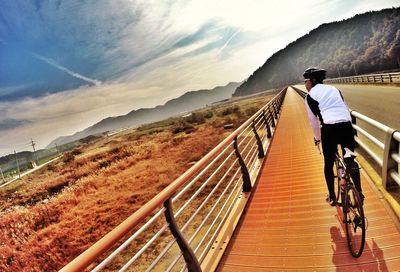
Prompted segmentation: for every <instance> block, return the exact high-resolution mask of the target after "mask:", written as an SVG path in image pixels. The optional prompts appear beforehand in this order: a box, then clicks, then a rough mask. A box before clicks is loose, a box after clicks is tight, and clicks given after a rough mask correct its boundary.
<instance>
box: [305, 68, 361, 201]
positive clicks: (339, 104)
mask: <svg viewBox="0 0 400 272" xmlns="http://www.w3.org/2000/svg"><path fill="white" fill-rule="evenodd" d="M325 76H326V70H324V69H320V68H317V67H311V68H308V69H307V70H305V71H304V73H303V77H304V83H305V87H306V89H307V91H308V94H307V96H306V99H305V101H306V108H307V113H308V119H309V121H310V125H311V127H312V129H313V132H314V143H315V145H316V146H318V148H319V144H320V142H322V150H323V154H324V174H325V181H326V185H327V187H328V192H329V195H328V196H327V199H326V201H327V202H328V203H329V204H330V205H331V206H335V205H336V204H337V203H336V200H335V186H334V180H335V178H334V173H333V165H334V161H335V153H336V151H337V145H338V144H340V145H341V147H342V151H343V152H344V148H346V147H347V148H348V149H349V150H351V151H352V152H354V148H355V140H354V131H353V127H352V125H351V115H350V111H349V109H348V107H347V105H346V103H345V102H344V99H343V96H342V94H341V92H340V91H339V90H338V89H336V88H335V87H333V86H330V85H325V84H323V80H324V79H325ZM318 119H319V120H318ZM343 154H344V153H343ZM354 155H355V154H354V153H353V154H352V155H351V156H350V157H349V158H344V160H345V163H346V165H347V166H348V168H349V170H350V175H351V178H352V179H353V181H354V185H355V187H356V189H357V191H358V192H359V193H360V196H361V199H362V200H364V195H363V194H362V189H361V183H360V171H359V166H358V164H357V162H356V161H354V158H355V156H354Z"/></svg>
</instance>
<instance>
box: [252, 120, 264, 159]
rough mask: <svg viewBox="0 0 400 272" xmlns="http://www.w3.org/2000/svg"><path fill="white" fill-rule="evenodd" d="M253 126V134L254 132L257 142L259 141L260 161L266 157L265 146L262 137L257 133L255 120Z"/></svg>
mask: <svg viewBox="0 0 400 272" xmlns="http://www.w3.org/2000/svg"><path fill="white" fill-rule="evenodd" d="M251 126H252V127H253V132H254V135H255V137H256V141H257V146H258V158H259V159H261V158H264V156H265V153H264V147H263V144H262V141H261V138H260V135H259V134H258V132H257V129H256V125H255V124H254V120H253V123H252V125H251Z"/></svg>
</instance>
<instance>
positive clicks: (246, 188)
mask: <svg viewBox="0 0 400 272" xmlns="http://www.w3.org/2000/svg"><path fill="white" fill-rule="evenodd" d="M233 148H234V149H235V154H236V157H237V158H238V161H239V164H240V169H241V171H242V179H243V192H250V191H251V180H250V174H249V170H248V169H247V166H246V163H245V162H244V160H243V158H242V155H241V154H240V151H239V147H238V143H237V136H236V137H235V138H234V139H233Z"/></svg>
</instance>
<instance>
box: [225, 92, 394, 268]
mask: <svg viewBox="0 0 400 272" xmlns="http://www.w3.org/2000/svg"><path fill="white" fill-rule="evenodd" d="M275 133H276V134H275V136H274V139H273V142H272V144H271V146H270V150H269V153H268V157H267V159H266V161H265V164H264V166H263V169H262V173H261V175H260V178H259V180H258V182H257V185H256V187H255V188H254V190H255V191H254V192H253V195H252V197H251V199H250V200H249V203H248V205H247V208H246V210H245V212H244V214H243V216H242V218H241V220H240V222H239V225H238V227H237V229H236V231H235V233H234V235H233V237H232V239H231V242H230V244H229V246H228V248H227V250H226V252H225V254H224V256H223V258H222V260H221V262H220V264H219V266H218V271H235V272H237V271H270V270H281V271H282V270H284V271H293V270H297V271H305V270H313V271H400V233H399V229H398V228H397V227H396V224H395V223H394V222H395V221H393V219H392V217H391V216H390V212H389V211H388V210H387V209H386V208H385V205H384V204H383V202H382V199H381V198H380V197H379V195H378V193H377V192H376V191H375V190H374V189H373V186H370V182H369V180H368V177H367V176H365V175H364V174H363V173H362V184H363V190H364V194H365V196H366V200H365V205H364V208H365V215H366V217H367V219H368V229H367V239H366V242H367V243H366V246H365V248H364V253H363V255H362V256H361V257H360V258H358V259H355V258H353V257H351V255H350V253H349V251H348V248H347V243H346V235H345V230H344V228H343V226H342V224H341V222H340V219H339V218H338V213H339V214H341V211H340V209H339V208H334V207H330V206H329V205H328V204H327V203H326V202H325V200H324V199H325V195H326V185H325V181H324V176H323V170H322V169H323V158H322V156H321V155H319V154H318V152H317V151H316V149H315V147H314V145H313V143H312V138H313V135H312V131H311V129H310V128H309V125H308V121H307V116H306V111H305V107H304V102H303V100H302V98H301V97H300V96H299V95H298V94H297V93H296V92H295V91H294V90H293V89H291V88H289V89H288V93H287V95H286V98H285V101H284V104H283V110H282V113H281V117H280V120H279V123H278V125H277V128H276V132H275Z"/></svg>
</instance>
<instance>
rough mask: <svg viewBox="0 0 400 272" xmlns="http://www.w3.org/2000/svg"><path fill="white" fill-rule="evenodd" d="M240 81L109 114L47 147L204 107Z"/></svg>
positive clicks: (229, 91)
mask: <svg viewBox="0 0 400 272" xmlns="http://www.w3.org/2000/svg"><path fill="white" fill-rule="evenodd" d="M240 84H241V83H240V82H230V83H228V84H227V85H225V86H217V87H215V88H213V89H201V90H196V91H188V92H186V93H184V94H183V95H181V96H179V97H177V98H174V99H171V100H169V101H167V102H166V103H165V104H164V105H158V106H155V107H153V108H140V109H137V110H132V111H130V112H129V113H127V114H125V115H120V116H114V117H107V118H105V119H103V120H101V121H100V122H97V123H95V124H93V125H92V126H90V127H88V128H86V129H84V130H82V131H79V132H76V133H74V134H72V135H69V136H60V137H58V138H56V139H54V140H53V141H51V142H50V143H49V144H48V145H47V147H46V148H49V147H53V146H54V145H62V144H65V143H67V142H71V141H75V140H79V139H82V138H85V137H87V136H89V135H96V134H99V133H104V132H107V131H110V130H115V129H119V128H123V127H135V126H139V125H142V124H146V123H151V122H155V121H160V120H162V119H164V118H168V117H172V116H175V115H178V114H179V113H182V112H186V111H192V110H195V109H198V108H202V107H204V106H206V105H209V104H212V103H215V102H218V101H220V100H223V99H227V98H230V97H232V94H233V92H234V91H235V89H236V88H237V87H238V86H239V85H240Z"/></svg>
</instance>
